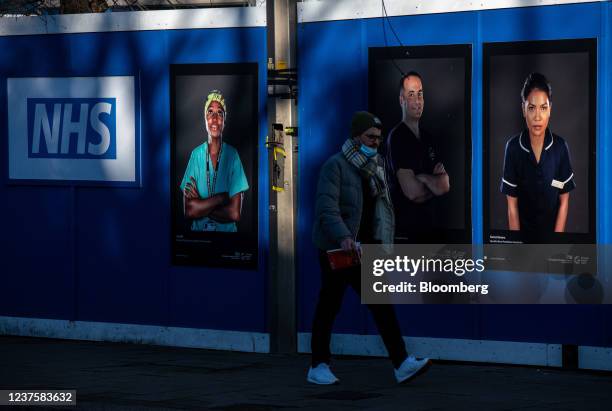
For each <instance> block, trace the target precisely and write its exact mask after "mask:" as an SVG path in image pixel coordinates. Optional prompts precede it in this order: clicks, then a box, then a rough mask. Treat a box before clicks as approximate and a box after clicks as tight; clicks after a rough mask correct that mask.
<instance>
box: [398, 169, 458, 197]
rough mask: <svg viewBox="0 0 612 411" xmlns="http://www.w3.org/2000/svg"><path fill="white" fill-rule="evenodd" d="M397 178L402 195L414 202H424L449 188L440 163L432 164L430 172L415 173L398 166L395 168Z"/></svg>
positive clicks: (446, 176) (445, 174)
mask: <svg viewBox="0 0 612 411" xmlns="http://www.w3.org/2000/svg"><path fill="white" fill-rule="evenodd" d="M397 180H398V181H399V184H400V187H401V188H402V193H403V194H404V196H406V197H407V198H408V199H409V200H410V201H413V202H415V203H424V202H425V201H427V200H429V199H430V198H432V197H434V196H435V197H437V196H441V195H442V194H445V193H448V190H450V183H449V179H448V174H447V173H446V170H445V169H444V165H443V164H442V163H437V164H436V165H435V166H434V168H433V173H432V174H416V175H415V174H414V171H413V170H412V169H409V168H408V169H407V168H400V169H399V170H397Z"/></svg>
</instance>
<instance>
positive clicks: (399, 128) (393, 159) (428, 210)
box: [385, 121, 440, 241]
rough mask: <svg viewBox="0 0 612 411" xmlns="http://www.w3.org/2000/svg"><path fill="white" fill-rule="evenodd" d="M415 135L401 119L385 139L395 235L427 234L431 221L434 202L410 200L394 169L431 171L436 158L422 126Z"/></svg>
mask: <svg viewBox="0 0 612 411" xmlns="http://www.w3.org/2000/svg"><path fill="white" fill-rule="evenodd" d="M420 134H421V137H420V138H417V137H416V136H415V135H414V133H413V132H412V131H410V128H409V127H408V126H407V125H406V123H404V122H403V121H402V122H401V123H399V124H398V125H396V126H395V127H394V128H393V130H391V132H390V133H389V136H388V137H387V141H386V147H385V148H386V160H387V161H386V164H387V173H388V176H389V189H390V191H391V200H392V201H393V207H394V209H395V224H396V228H395V233H396V236H397V237H403V238H408V239H414V240H415V241H416V240H418V239H422V238H424V237H426V236H427V234H430V232H431V230H432V229H433V225H434V204H433V201H432V200H431V199H430V200H428V201H426V202H424V203H420V204H419V203H414V202H412V201H410V200H409V199H408V198H407V197H406V196H405V195H404V193H403V192H402V188H401V186H400V184H399V181H398V179H397V171H398V170H399V169H401V168H405V169H410V170H412V171H413V172H414V175H418V174H433V169H434V166H435V165H436V163H438V162H439V161H440V160H439V158H438V155H437V153H436V150H435V149H434V147H433V143H432V139H431V136H430V135H429V134H428V133H427V132H426V131H425V130H423V129H421V130H420Z"/></svg>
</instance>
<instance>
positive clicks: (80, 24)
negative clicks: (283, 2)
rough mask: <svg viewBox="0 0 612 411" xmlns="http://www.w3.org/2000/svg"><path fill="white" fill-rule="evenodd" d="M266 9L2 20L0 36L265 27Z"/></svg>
mask: <svg viewBox="0 0 612 411" xmlns="http://www.w3.org/2000/svg"><path fill="white" fill-rule="evenodd" d="M265 26H266V7H265V5H262V6H257V7H221V8H206V9H185V10H154V11H133V12H132V11H130V12H116V13H86V14H65V15H52V16H33V17H2V18H0V36H16V35H32V34H57V33H63V34H66V33H103V32H113V31H141V30H176V29H214V28H228V27H265Z"/></svg>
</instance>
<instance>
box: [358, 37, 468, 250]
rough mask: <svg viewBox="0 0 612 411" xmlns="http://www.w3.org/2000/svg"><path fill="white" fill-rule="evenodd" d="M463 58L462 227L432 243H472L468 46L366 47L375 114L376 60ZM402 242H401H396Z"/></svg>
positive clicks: (370, 105)
mask: <svg viewBox="0 0 612 411" xmlns="http://www.w3.org/2000/svg"><path fill="white" fill-rule="evenodd" d="M410 58H415V59H438V58H463V60H464V64H465V96H464V106H465V130H464V133H465V150H464V159H465V172H464V179H465V191H466V193H465V196H464V200H463V201H464V210H465V211H464V223H465V228H463V229H445V230H439V231H437V232H435V233H433V237H437V238H439V239H440V240H442V241H438V240H436V239H435V238H433V240H434V242H435V243H444V244H470V243H471V242H472V45H471V44H447V45H427V46H398V47H369V48H368V109H369V110H370V111H371V112H373V113H376V107H375V102H374V97H373V95H372V93H370V92H369V90H372V89H373V87H374V86H375V79H374V76H373V72H374V65H375V64H376V62H377V61H380V60H392V61H395V60H400V59H402V60H403V59H410ZM396 242H397V243H398V244H399V243H402V242H404V243H405V241H401V240H400V241H397V240H396Z"/></svg>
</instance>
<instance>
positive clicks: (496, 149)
mask: <svg viewBox="0 0 612 411" xmlns="http://www.w3.org/2000/svg"><path fill="white" fill-rule="evenodd" d="M596 50H597V42H596V39H572V40H554V41H528V42H512V43H485V44H484V50H483V59H484V61H483V64H484V71H483V147H484V153H483V161H484V164H483V201H484V204H483V206H484V207H483V210H484V216H483V217H484V221H483V228H484V241H485V243H542V244H549V243H550V244H559V243H563V244H592V243H594V242H595V239H596V233H595V187H596V185H595V182H596V176H595V155H596V153H595V150H596V148H595V147H596V146H595V144H596V112H597V111H596V90H597V71H596V69H597V52H596ZM538 79H540V80H538ZM541 79H545V80H546V81H545V82H544V83H545V84H548V85H547V86H541V85H540V86H538V84H537V83H538V81H539V82H540V83H542V81H541ZM527 80H529V81H527ZM526 84H527V85H528V86H526V87H525V92H526V91H528V90H531V91H532V92H531V93H530V94H529V96H530V97H529V98H528V99H527V100H526V101H525V102H524V101H523V100H524V96H523V94H524V92H523V87H524V85H526ZM529 85H531V86H529ZM530 87H531V88H530ZM542 88H549V93H546V92H544V93H541V92H540V93H538V90H541V89H542ZM534 90H535V92H534ZM545 91H546V90H545ZM538 94H539V95H542V96H543V97H542V98H543V100H542V101H543V102H544V103H546V102H547V104H542V105H540V104H539V103H537V101H536V100H533V99H534V98H536V97H537V95H538ZM548 94H550V96H548ZM546 98H548V100H546ZM534 102H535V103H534ZM531 113H532V114H531ZM546 122H548V123H547V127H546V126H545V125H544V124H546ZM534 125H535V126H536V129H538V130H539V129H541V130H542V133H543V136H540V139H543V142H540V143H538V139H537V138H538V137H537V134H538V132H537V131H536V132H534V131H533V130H534V128H533V127H534ZM563 197H565V198H563ZM516 213H518V215H516ZM564 219H565V224H563V220H564ZM517 223H518V225H517Z"/></svg>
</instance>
